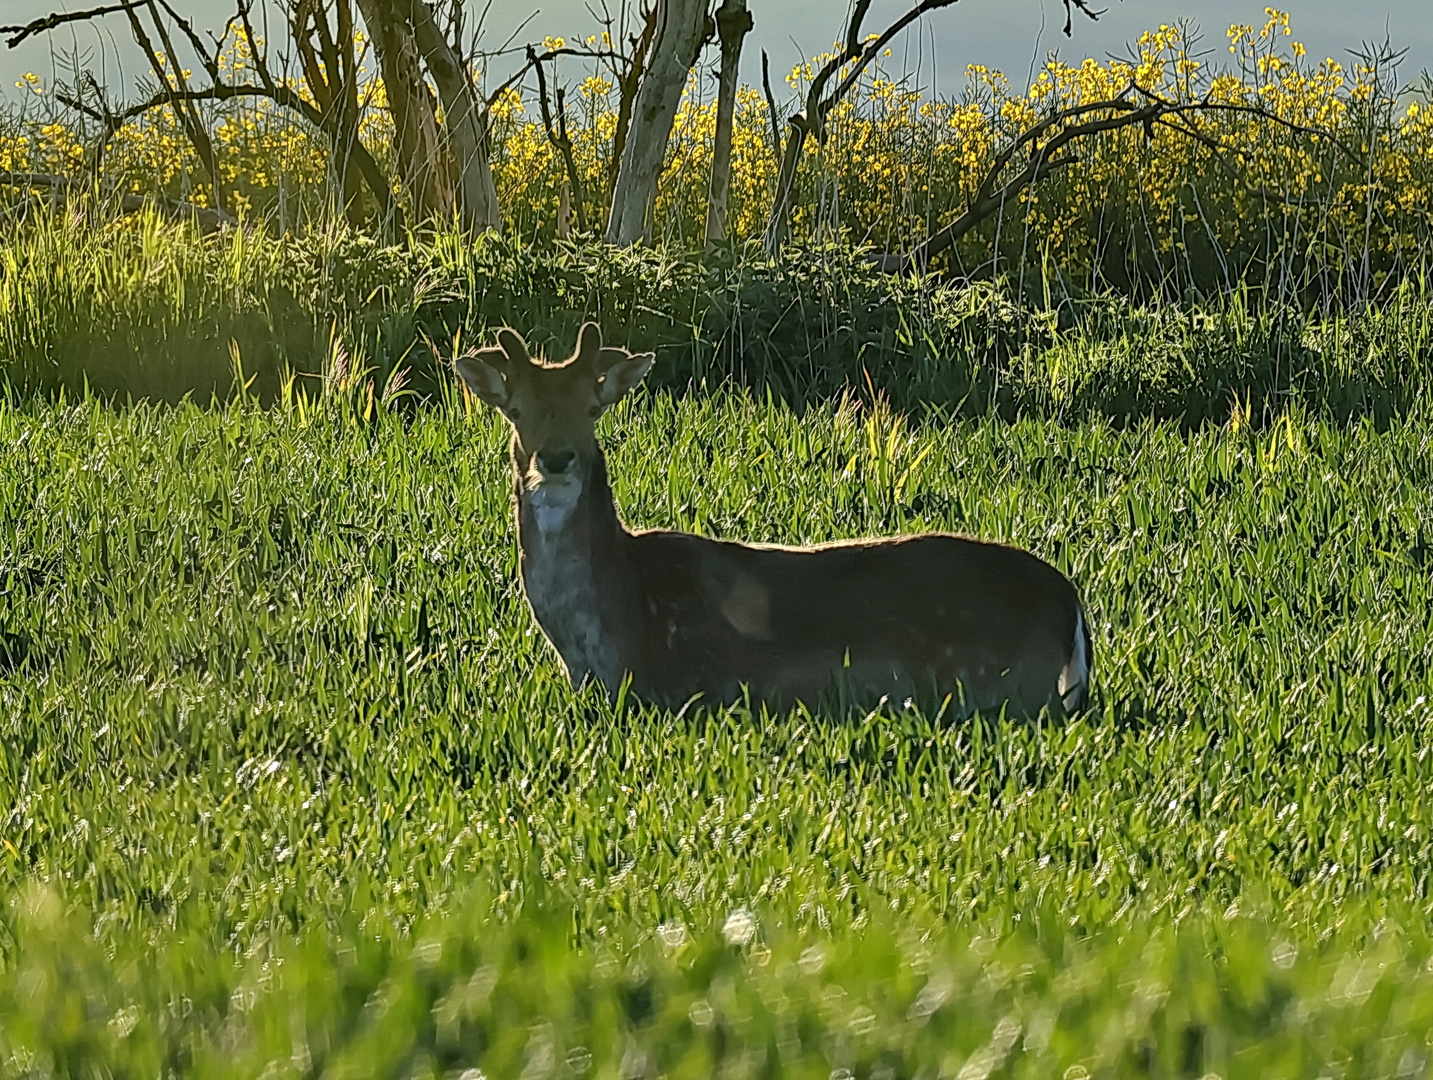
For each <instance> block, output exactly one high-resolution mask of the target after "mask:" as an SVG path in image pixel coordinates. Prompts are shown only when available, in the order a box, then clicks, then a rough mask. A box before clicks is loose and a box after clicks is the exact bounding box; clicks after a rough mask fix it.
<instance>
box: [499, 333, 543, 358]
mask: <svg viewBox="0 0 1433 1080" xmlns="http://www.w3.org/2000/svg"><path fill="white" fill-rule="evenodd" d="M498 344H499V345H501V346H502V349H503V352H505V353H507V357H508V359H509V360H510V361H511V362H512V363H514V364H520V363H522V362H523V361H524V360H526V361H527V362H528V363H530V364H535V363H537V361H536V360H534V359H533V358H532V354H531V353H529V352H528V351H527V342H526V341H524V340H523V339H522V335H521V334H519V333H518V332H517V331H516V330H514V329H513V328H512V327H510V326H504V327H503V328H502V329H501V330H499V331H498Z"/></svg>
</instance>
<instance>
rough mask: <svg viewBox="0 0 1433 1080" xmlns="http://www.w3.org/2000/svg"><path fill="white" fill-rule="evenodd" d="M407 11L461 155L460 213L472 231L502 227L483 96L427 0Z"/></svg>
mask: <svg viewBox="0 0 1433 1080" xmlns="http://www.w3.org/2000/svg"><path fill="white" fill-rule="evenodd" d="M408 8H409V11H408V12H407V14H408V15H409V17H410V18H411V20H412V25H413V32H414V35H415V37H416V40H417V43H418V48H419V50H420V51H421V52H422V54H423V62H424V63H425V64H427V65H428V72H429V73H430V74H431V75H432V76H433V82H434V83H435V84H437V87H438V97H439V98H440V99H441V100H442V102H443V113H444V119H445V121H446V123H447V129H448V145H449V148H450V149H451V151H452V153H453V155H454V156H455V157H456V159H457V161H456V165H457V172H458V176H457V181H458V184H457V187H458V193H457V194H458V213H459V215H460V217H461V218H462V222H463V227H464V228H465V229H467V230H468V231H469V232H472V233H480V232H486V231H487V230H489V229H494V230H501V229H502V225H503V220H502V212H501V208H500V207H499V206H498V190H497V187H496V185H494V183H493V169H492V164H491V162H490V160H489V158H488V125H487V109H486V108H485V107H484V105H483V102H482V101H481V100H479V98H478V92H477V90H476V88H475V87H474V86H473V80H472V76H471V75H469V73H468V70H467V66H466V65H465V64H464V63H463V60H462V57H461V56H459V54H458V50H457V49H456V48H455V47H454V45H453V43H452V42H450V41H449V40H448V39H447V37H446V36H444V34H443V32H442V30H440V29H439V28H438V21H437V19H436V18H434V16H433V8H432V6H431V5H430V4H429V3H428V2H427V0H408Z"/></svg>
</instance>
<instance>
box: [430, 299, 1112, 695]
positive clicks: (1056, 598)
mask: <svg viewBox="0 0 1433 1080" xmlns="http://www.w3.org/2000/svg"><path fill="white" fill-rule="evenodd" d="M499 340H500V342H501V347H500V348H498V349H486V350H483V351H481V352H479V353H477V354H475V355H472V356H469V357H466V358H463V359H461V360H459V362H458V370H459V373H460V374H461V375H462V377H463V379H464V381H465V382H466V383H467V384H468V386H469V387H470V388H471V389H472V390H473V392H474V393H476V394H477V395H478V396H479V397H481V398H482V399H483V400H485V401H487V402H489V403H490V404H492V405H494V406H495V407H497V408H499V409H501V410H502V411H503V412H504V414H505V415H506V416H507V417H508V419H509V421H510V422H511V423H512V426H513V444H512V456H513V469H514V476H515V480H516V487H517V517H518V536H519V541H520V545H521V548H522V577H523V585H524V588H525V590H526V593H527V596H528V600H529V602H530V603H531V605H532V609H533V613H534V615H535V616H536V617H537V621H538V624H539V625H540V626H541V627H542V629H543V631H544V633H546V634H547V636H548V639H549V640H550V641H551V642H552V644H553V646H554V647H555V648H556V649H557V651H558V654H559V655H560V656H561V658H562V661H563V665H564V667H565V668H566V670H567V673H568V677H569V678H570V679H571V681H572V683H573V685H574V686H578V685H581V683H582V682H583V681H584V680H586V679H588V678H596V679H597V680H598V681H599V682H601V683H602V684H603V686H604V687H606V689H607V691H608V693H609V694H615V693H616V692H617V689H618V687H619V686H620V684H621V682H622V680H623V678H624V677H627V676H630V678H631V690H632V692H633V693H635V694H636V695H637V696H638V697H640V698H642V699H644V700H647V701H651V702H654V703H658V704H663V705H668V706H673V707H676V706H680V705H681V704H683V703H685V702H686V701H688V700H690V699H692V698H694V697H697V696H699V695H700V696H703V697H704V698H706V699H707V700H711V701H715V702H729V701H732V700H733V699H735V698H737V697H738V696H740V694H741V693H742V690H743V688H746V690H747V691H749V693H750V695H751V697H752V699H753V700H754V701H765V702H770V703H773V704H787V705H789V704H791V703H793V702H796V701H804V702H807V703H811V704H815V703H816V701H817V700H818V699H819V698H820V697H821V696H822V694H823V693H825V692H827V691H828V690H830V689H832V688H833V687H834V686H836V685H838V684H844V685H845V687H846V688H847V689H849V690H851V691H854V692H855V693H856V694H857V695H858V696H859V697H861V698H873V697H877V696H882V695H887V696H890V697H891V698H893V699H895V700H902V699H904V698H907V697H914V698H916V699H917V700H920V701H922V702H940V701H942V700H944V699H945V698H946V697H947V696H952V697H954V698H955V699H956V701H957V702H959V703H961V704H963V705H964V706H965V707H973V708H982V709H992V708H999V707H1001V706H1005V705H1009V706H1010V707H1011V708H1012V709H1013V710H1014V711H1016V712H1020V713H1033V712H1035V711H1038V710H1039V709H1040V708H1042V707H1045V706H1051V707H1055V708H1057V709H1058V708H1060V707H1061V706H1064V707H1077V706H1078V705H1080V704H1081V703H1082V702H1083V700H1084V695H1085V691H1086V688H1087V683H1088V674H1089V640H1088V634H1087V632H1086V631H1085V628H1084V622H1083V614H1082V611H1081V607H1080V601H1079V598H1078V596H1077V594H1076V592H1075V589H1074V586H1072V585H1071V584H1070V582H1069V581H1068V580H1066V579H1065V577H1064V576H1063V575H1061V574H1060V573H1059V571H1057V570H1055V569H1054V568H1053V567H1051V566H1050V565H1048V564H1047V563H1044V562H1042V561H1040V560H1039V559H1037V558H1036V557H1035V556H1034V555H1031V554H1029V553H1028V552H1025V551H1021V550H1019V549H1017V548H1011V547H1006V546H1003V545H1000V544H991V543H984V542H981V541H977V540H971V539H967V538H965V537H960V536H952V535H947V534H940V533H928V534H923V535H919V536H907V537H900V538H895V539H887V540H862V541H856V542H848V543H837V544H824V545H821V546H818V547H808V548H796V547H776V546H763V545H749V544H739V543H733V542H727V541H718V540H711V539H708V538H706V537H701V536H694V535H691V534H689V533H679V532H669V531H663V530H653V531H648V532H629V531H628V530H627V529H626V528H625V527H624V526H623V524H622V522H621V520H620V518H619V517H618V514H617V508H616V506H615V504H614V502H613V499H612V492H611V488H610V486H609V483H608V477H607V464H606V459H605V457H604V456H603V453H602V450H601V447H600V446H599V445H598V443H597V439H596V435H595V432H594V427H593V425H594V424H595V421H596V418H597V416H598V415H599V414H600V413H601V411H602V410H603V409H605V408H607V407H608V406H610V405H611V404H613V403H615V402H616V401H617V400H618V399H619V398H620V397H621V396H622V394H624V393H626V392H627V391H628V390H630V389H631V388H632V387H633V386H635V385H636V384H637V382H639V381H640V380H641V378H642V376H643V375H645V373H646V371H647V368H648V367H649V366H650V364H651V359H652V358H651V355H650V354H643V355H639V356H633V355H631V354H629V353H628V352H627V351H626V350H623V349H606V348H602V346H601V337H600V334H599V332H598V330H597V327H596V326H595V325H594V324H591V323H589V324H587V325H585V326H584V327H583V328H582V332H581V334H580V336H579V344H578V350H577V352H576V354H574V356H573V357H572V358H571V359H569V360H568V361H567V362H566V363H563V364H558V365H549V364H544V363H540V362H538V361H535V360H532V359H531V358H530V357H529V355H528V352H527V348H526V345H525V344H524V343H523V342H522V339H521V338H520V337H518V335H517V334H515V333H513V332H512V331H510V330H505V331H503V332H502V333H501V335H500V337H499ZM569 455H570V463H569ZM549 466H559V467H556V468H551V467H549ZM560 466H565V467H560ZM1067 684H1068V685H1067ZM1062 697H1063V700H1062Z"/></svg>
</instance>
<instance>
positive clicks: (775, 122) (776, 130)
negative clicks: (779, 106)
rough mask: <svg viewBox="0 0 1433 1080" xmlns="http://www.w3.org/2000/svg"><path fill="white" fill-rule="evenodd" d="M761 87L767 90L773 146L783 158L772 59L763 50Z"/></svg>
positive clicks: (767, 108)
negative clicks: (772, 75) (773, 85)
mask: <svg viewBox="0 0 1433 1080" xmlns="http://www.w3.org/2000/svg"><path fill="white" fill-rule="evenodd" d="M761 87H762V89H763V90H765V91H766V115H767V118H768V119H769V120H770V121H771V148H772V150H774V151H775V153H776V160H777V161H780V160H781V118H780V117H779V116H777V115H776V98H775V97H774V96H773V95H772V93H771V60H770V58H768V57H767V55H766V50H765V49H762V50H761Z"/></svg>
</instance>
